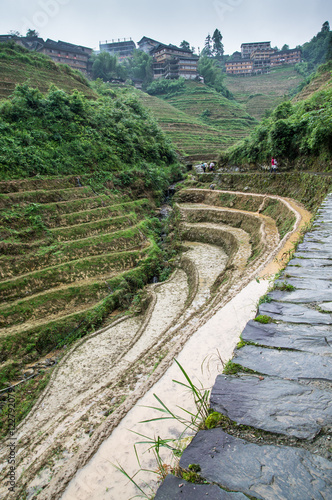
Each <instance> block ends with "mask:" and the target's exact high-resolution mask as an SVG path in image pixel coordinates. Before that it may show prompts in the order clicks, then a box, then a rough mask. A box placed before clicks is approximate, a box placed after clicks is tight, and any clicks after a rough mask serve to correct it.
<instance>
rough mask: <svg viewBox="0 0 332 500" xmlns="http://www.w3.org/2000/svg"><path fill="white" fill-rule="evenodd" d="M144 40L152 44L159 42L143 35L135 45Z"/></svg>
mask: <svg viewBox="0 0 332 500" xmlns="http://www.w3.org/2000/svg"><path fill="white" fill-rule="evenodd" d="M144 42H153V43H154V44H155V43H157V44H158V45H159V44H160V42H158V41H157V40H154V39H153V38H148V37H147V36H143V38H141V39H140V41H139V42H137V45H139V44H140V43H144Z"/></svg>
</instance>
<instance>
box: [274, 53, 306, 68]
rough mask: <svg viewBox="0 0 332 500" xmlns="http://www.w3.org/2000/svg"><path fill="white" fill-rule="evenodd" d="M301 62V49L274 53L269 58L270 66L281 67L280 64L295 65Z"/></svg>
mask: <svg viewBox="0 0 332 500" xmlns="http://www.w3.org/2000/svg"><path fill="white" fill-rule="evenodd" d="M301 60H302V51H301V49H289V50H281V51H279V52H275V53H274V54H273V55H272V56H271V66H281V65H282V64H297V63H299V62H301Z"/></svg>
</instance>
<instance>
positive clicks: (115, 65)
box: [92, 52, 127, 82]
mask: <svg viewBox="0 0 332 500" xmlns="http://www.w3.org/2000/svg"><path fill="white" fill-rule="evenodd" d="M92 60H93V64H92V76H93V78H101V79H102V80H104V82H108V81H109V80H112V79H113V78H119V79H122V80H125V79H126V77H127V73H126V69H125V68H124V66H123V65H121V64H120V63H119V61H118V58H117V57H116V56H114V55H111V54H110V53H109V52H100V54H98V55H95V54H94V55H93V56H92Z"/></svg>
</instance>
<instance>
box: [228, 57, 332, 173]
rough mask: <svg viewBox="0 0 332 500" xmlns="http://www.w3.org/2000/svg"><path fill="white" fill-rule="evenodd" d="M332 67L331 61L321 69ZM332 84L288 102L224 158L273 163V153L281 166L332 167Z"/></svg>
mask: <svg viewBox="0 0 332 500" xmlns="http://www.w3.org/2000/svg"><path fill="white" fill-rule="evenodd" d="M330 70H331V63H328V64H327V65H325V66H324V67H323V68H321V70H320V71H329V72H330ZM331 113H332V85H331V79H330V80H329V82H328V84H326V85H325V88H324V89H322V90H319V91H317V92H315V93H314V94H312V95H311V96H310V97H308V98H307V99H305V100H303V101H299V102H295V103H292V102H290V101H285V102H283V103H281V104H279V106H277V107H276V109H275V110H274V111H273V113H272V114H271V116H270V117H269V118H266V119H264V120H263V121H262V122H261V123H260V124H259V125H258V126H257V127H256V128H255V129H254V131H253V132H252V133H251V135H250V137H249V138H247V139H244V140H243V141H241V142H240V143H238V144H236V145H235V146H234V147H231V148H230V149H229V150H228V151H227V153H226V154H225V155H224V157H223V160H224V161H227V162H231V163H236V164H255V165H257V164H262V163H263V164H264V163H265V164H269V161H270V158H271V156H274V157H276V158H277V159H278V162H279V166H281V168H283V167H284V168H285V167H286V168H287V167H288V166H289V165H294V162H296V163H297V164H298V165H300V166H301V168H308V167H312V166H314V167H315V168H316V169H318V170H326V171H328V170H330V169H331V156H332V146H331V145H332V121H331Z"/></svg>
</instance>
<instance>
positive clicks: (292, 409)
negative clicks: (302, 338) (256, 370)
mask: <svg viewBox="0 0 332 500" xmlns="http://www.w3.org/2000/svg"><path fill="white" fill-rule="evenodd" d="M210 406H211V408H213V410H215V411H218V412H220V413H222V414H223V415H226V416H227V417H229V418H230V419H231V420H234V421H235V422H237V423H238V424H242V425H250V426H251V427H256V428H257V429H263V430H265V431H268V432H275V433H277V434H285V435H286V436H294V437H297V438H299V439H313V438H314V437H315V436H316V435H317V434H318V433H319V432H320V431H321V429H322V427H324V426H328V425H331V424H332V391H328V390H325V391H324V390H321V389H316V388H313V387H309V386H307V385H303V384H302V385H301V384H299V383H298V382H291V381H289V380H283V379H279V378H276V377H265V378H264V379H263V380H262V377H260V378H259V377H257V376H249V375H248V376H241V377H236V376H229V375H218V376H217V379H216V381H215V384H214V386H213V388H212V392H211V397H210Z"/></svg>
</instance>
